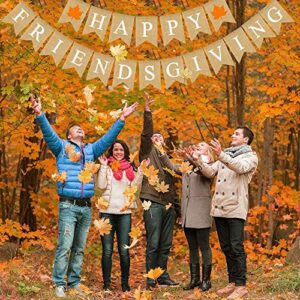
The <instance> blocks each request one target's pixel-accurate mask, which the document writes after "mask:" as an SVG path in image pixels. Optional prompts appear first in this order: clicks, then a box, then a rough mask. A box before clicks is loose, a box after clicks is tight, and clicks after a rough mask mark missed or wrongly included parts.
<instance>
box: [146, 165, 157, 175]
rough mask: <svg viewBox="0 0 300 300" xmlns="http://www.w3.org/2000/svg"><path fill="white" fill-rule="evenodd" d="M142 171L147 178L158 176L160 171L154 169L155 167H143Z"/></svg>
mask: <svg viewBox="0 0 300 300" xmlns="http://www.w3.org/2000/svg"><path fill="white" fill-rule="evenodd" d="M142 171H143V174H144V175H145V176H146V177H148V178H149V177H154V176H157V174H158V170H157V169H155V168H154V166H150V167H145V166H144V165H143V166H142Z"/></svg>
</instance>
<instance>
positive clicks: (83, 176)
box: [78, 170, 92, 183]
mask: <svg viewBox="0 0 300 300" xmlns="http://www.w3.org/2000/svg"><path fill="white" fill-rule="evenodd" d="M78 179H79V181H81V182H83V183H89V182H91V181H92V173H91V172H90V171H89V170H81V171H80V173H79V174H78Z"/></svg>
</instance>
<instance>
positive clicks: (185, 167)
mask: <svg viewBox="0 0 300 300" xmlns="http://www.w3.org/2000/svg"><path fill="white" fill-rule="evenodd" d="M179 170H180V172H181V173H190V172H191V171H192V170H193V166H192V165H191V164H190V163H189V162H187V161H184V162H182V163H181V165H180V167H179Z"/></svg>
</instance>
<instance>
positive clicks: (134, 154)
mask: <svg viewBox="0 0 300 300" xmlns="http://www.w3.org/2000/svg"><path fill="white" fill-rule="evenodd" d="M138 154H139V151H135V152H134V153H132V154H131V153H130V154H129V160H130V162H133V161H134V160H135V158H136V157H137V155H138Z"/></svg>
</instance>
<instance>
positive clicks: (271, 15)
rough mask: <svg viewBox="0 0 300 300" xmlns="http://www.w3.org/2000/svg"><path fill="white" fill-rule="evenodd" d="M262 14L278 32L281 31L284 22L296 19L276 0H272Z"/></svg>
mask: <svg viewBox="0 0 300 300" xmlns="http://www.w3.org/2000/svg"><path fill="white" fill-rule="evenodd" d="M259 13H260V15H261V16H262V17H263V18H264V20H265V21H266V22H267V23H268V25H269V26H270V27H271V28H272V29H273V30H274V31H275V32H276V33H277V34H279V33H280V28H281V24H282V23H292V22H294V20H293V19H292V18H291V17H290V15H289V14H288V13H287V12H286V11H285V10H284V8H283V7H282V6H281V5H280V4H279V3H278V2H277V1H276V0H273V1H272V2H270V3H269V4H268V5H267V6H266V7H265V8H264V9H262V10H261V11H260V12H259Z"/></svg>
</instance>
